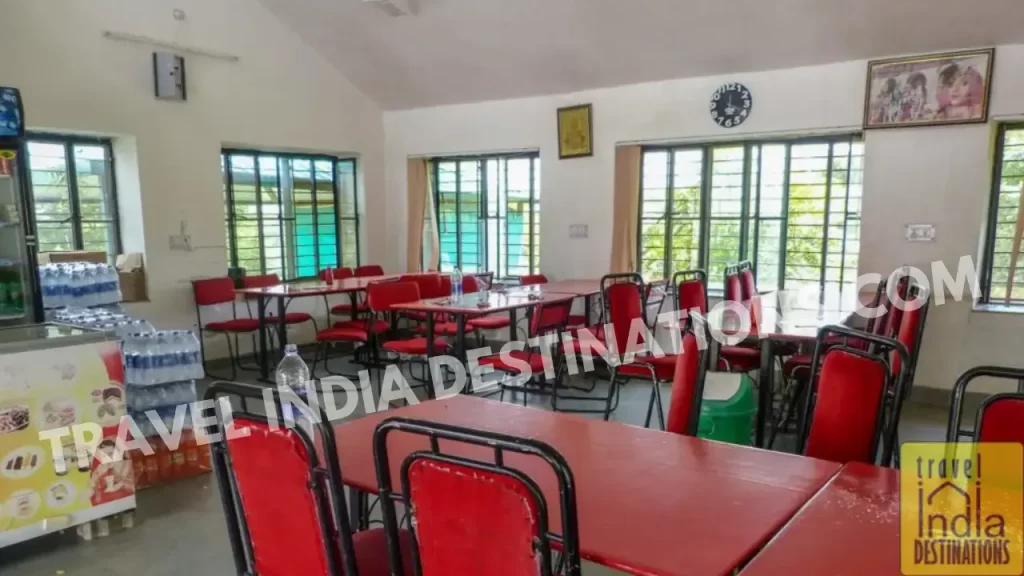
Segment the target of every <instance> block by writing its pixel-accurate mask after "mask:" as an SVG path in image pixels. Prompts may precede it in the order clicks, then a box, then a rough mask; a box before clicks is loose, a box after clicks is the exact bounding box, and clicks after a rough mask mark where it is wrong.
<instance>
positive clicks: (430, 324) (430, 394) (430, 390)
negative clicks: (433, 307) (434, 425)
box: [427, 312, 444, 400]
mask: <svg viewBox="0 0 1024 576" xmlns="http://www.w3.org/2000/svg"><path fill="white" fill-rule="evenodd" d="M436 352H437V351H436V350H434V313H433V312H427V380H428V382H427V398H429V399H431V400H433V399H434V398H436V397H437V395H436V394H435V393H434V375H433V374H432V373H431V371H430V359H431V358H433V357H434V354H435V353H436ZM439 371H440V369H439ZM438 376H440V377H441V381H442V382H444V373H440V374H438Z"/></svg>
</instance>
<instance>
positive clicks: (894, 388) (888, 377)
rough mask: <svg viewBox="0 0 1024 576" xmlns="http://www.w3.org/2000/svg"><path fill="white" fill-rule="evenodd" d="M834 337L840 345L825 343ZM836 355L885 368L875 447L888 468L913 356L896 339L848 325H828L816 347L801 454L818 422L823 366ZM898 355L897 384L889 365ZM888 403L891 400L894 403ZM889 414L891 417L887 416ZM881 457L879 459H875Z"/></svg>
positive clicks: (799, 447) (874, 452) (803, 419)
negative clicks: (857, 343) (854, 342)
mask: <svg viewBox="0 0 1024 576" xmlns="http://www.w3.org/2000/svg"><path fill="white" fill-rule="evenodd" d="M830 336H834V337H835V336H837V337H839V338H840V339H841V340H840V343H839V344H834V343H829V344H825V340H826V339H827V338H828V337H830ZM850 339H860V340H865V341H867V342H868V343H869V349H870V350H871V351H865V350H861V349H860V348H856V347H854V346H851V345H850V344H849V341H850ZM832 352H847V353H849V354H853V355H854V356H859V357H861V358H864V359H867V360H871V361H874V362H878V363H879V364H881V365H882V366H883V368H884V369H885V383H884V385H883V388H882V394H881V398H880V399H879V402H878V413H877V414H876V417H875V431H874V437H873V439H872V444H871V453H872V455H877V454H878V447H879V444H881V446H882V454H881V459H880V462H881V464H882V465H883V466H884V465H888V464H889V462H891V461H892V458H893V452H894V444H895V443H896V441H897V439H896V432H897V427H898V426H899V421H900V413H901V411H902V409H903V399H904V392H903V389H904V386H905V384H906V382H907V378H906V377H907V373H908V371H909V368H908V366H909V358H908V356H909V353H908V352H907V349H906V347H905V346H904V345H903V344H902V343H900V342H898V341H896V340H893V339H892V338H886V337H884V336H878V335H877V334H868V333H866V332H862V331H860V330H854V329H852V328H848V327H846V326H825V327H824V328H822V329H821V330H819V331H818V338H817V344H816V345H815V348H814V358H813V360H812V361H811V374H812V377H811V379H810V383H809V389H808V393H807V398H806V401H805V402H804V411H803V414H801V416H800V426H799V429H800V437H799V439H798V443H797V453H798V454H803V453H804V451H805V450H806V447H807V439H808V435H809V434H810V431H811V422H812V420H813V419H814V407H815V402H816V400H817V392H818V383H819V380H820V379H821V365H822V363H823V362H824V357H825V355H827V354H831V353H832ZM890 352H895V353H896V354H899V356H900V369H899V373H898V374H897V375H896V377H895V382H893V376H892V366H891V364H890V362H889V353H890ZM887 400H891V405H890V402H888V401H887ZM887 413H888V415H887ZM873 457H877V456H873Z"/></svg>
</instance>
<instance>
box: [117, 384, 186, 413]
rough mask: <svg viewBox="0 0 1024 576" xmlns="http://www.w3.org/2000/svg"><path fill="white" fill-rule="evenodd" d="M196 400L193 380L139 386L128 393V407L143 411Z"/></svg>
mask: <svg viewBox="0 0 1024 576" xmlns="http://www.w3.org/2000/svg"><path fill="white" fill-rule="evenodd" d="M195 401H196V383H195V382H175V383H173V384H168V385H166V386H140V387H135V388H132V390H131V394H129V395H128V408H129V409H130V410H134V411H136V412H145V411H147V410H155V409H157V408H167V407H171V406H178V405H179V404H191V403H192V402H195Z"/></svg>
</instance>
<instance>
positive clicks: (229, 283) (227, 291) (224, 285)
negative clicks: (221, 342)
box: [192, 276, 260, 380]
mask: <svg viewBox="0 0 1024 576" xmlns="http://www.w3.org/2000/svg"><path fill="white" fill-rule="evenodd" d="M192 296H193V297H194V299H195V303H196V326H198V327H199V350H200V353H201V354H202V357H203V369H204V370H205V371H206V373H207V374H208V375H209V376H210V377H212V378H219V376H216V375H213V374H211V373H210V370H209V369H208V368H207V367H206V345H205V341H204V339H203V333H204V332H214V333H216V334H223V335H224V336H225V339H226V340H227V341H228V357H229V358H230V361H231V376H230V377H229V378H228V380H234V379H235V378H236V377H237V376H238V369H239V368H241V369H245V367H244V366H242V365H241V360H240V359H239V358H238V355H237V354H236V349H237V348H238V335H239V334H250V335H254V334H255V333H256V332H258V331H259V329H260V324H259V321H257V320H256V319H254V318H239V317H238V311H237V310H236V309H235V281H234V280H233V279H231V278H229V277H227V276H225V277H223V278H206V279H202V280H193V281H192ZM220 304H231V315H232V319H231V320H219V321H216V322H209V323H205V324H204V323H203V313H202V309H203V307H205V306H217V305H220ZM232 338H234V341H235V345H234V347H232V345H231V341H232ZM255 349H256V344H255V340H254V341H253V350H255Z"/></svg>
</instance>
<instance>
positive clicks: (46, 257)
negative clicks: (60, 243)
mask: <svg viewBox="0 0 1024 576" xmlns="http://www.w3.org/2000/svg"><path fill="white" fill-rule="evenodd" d="M65 262H92V263H94V264H106V263H107V262H108V260H107V253H106V252H89V251H85V250H80V251H75V252H42V253H40V254H39V263H40V264H63V263H65Z"/></svg>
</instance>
